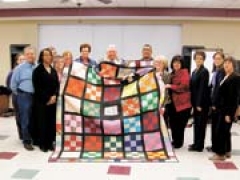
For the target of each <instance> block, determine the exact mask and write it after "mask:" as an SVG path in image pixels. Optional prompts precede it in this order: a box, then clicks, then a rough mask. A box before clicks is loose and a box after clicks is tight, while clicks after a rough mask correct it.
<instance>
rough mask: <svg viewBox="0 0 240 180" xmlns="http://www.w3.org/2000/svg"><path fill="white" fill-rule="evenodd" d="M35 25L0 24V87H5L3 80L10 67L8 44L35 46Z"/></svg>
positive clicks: (36, 31)
mask: <svg viewBox="0 0 240 180" xmlns="http://www.w3.org/2000/svg"><path fill="white" fill-rule="evenodd" d="M37 29H38V28H37V24H36V23H29V22H21V23H19V22H10V23H7V22H0V62H1V65H0V85H3V84H4V85H5V78H6V75H7V73H8V72H9V70H10V67H11V60H10V44H32V45H33V46H36V45H37V37H38V30H37Z"/></svg>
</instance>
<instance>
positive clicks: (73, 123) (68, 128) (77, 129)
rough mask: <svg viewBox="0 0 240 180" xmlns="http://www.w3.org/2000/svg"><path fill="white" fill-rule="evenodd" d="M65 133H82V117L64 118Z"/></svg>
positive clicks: (68, 116)
mask: <svg viewBox="0 0 240 180" xmlns="http://www.w3.org/2000/svg"><path fill="white" fill-rule="evenodd" d="M64 128H65V132H69V133H72V132H73V133H82V116H75V115H70V114H66V115H65V117H64Z"/></svg>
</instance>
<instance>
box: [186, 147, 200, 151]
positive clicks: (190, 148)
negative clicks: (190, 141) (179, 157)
mask: <svg viewBox="0 0 240 180" xmlns="http://www.w3.org/2000/svg"><path fill="white" fill-rule="evenodd" d="M188 151H191V152H202V151H203V149H202V148H196V147H189V148H188Z"/></svg>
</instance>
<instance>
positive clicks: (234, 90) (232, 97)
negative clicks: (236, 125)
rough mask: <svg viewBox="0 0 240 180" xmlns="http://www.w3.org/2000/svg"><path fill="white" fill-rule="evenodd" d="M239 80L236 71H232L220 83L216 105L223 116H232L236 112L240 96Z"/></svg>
mask: <svg viewBox="0 0 240 180" xmlns="http://www.w3.org/2000/svg"><path fill="white" fill-rule="evenodd" d="M239 81H240V78H239V76H237V74H236V73H232V74H231V75H230V76H229V77H227V78H226V79H225V80H223V81H222V83H221V84H220V87H219V92H218V96H217V98H218V101H217V107H218V108H219V110H220V112H221V113H223V115H224V116H230V117H234V115H235V113H236V110H237V108H238V105H239V98H240V95H239V94H240V93H239V88H240V85H239Z"/></svg>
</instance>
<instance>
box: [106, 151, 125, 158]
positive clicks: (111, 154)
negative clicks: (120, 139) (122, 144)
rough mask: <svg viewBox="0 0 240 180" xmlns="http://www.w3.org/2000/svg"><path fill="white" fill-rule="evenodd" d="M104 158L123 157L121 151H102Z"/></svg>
mask: <svg viewBox="0 0 240 180" xmlns="http://www.w3.org/2000/svg"><path fill="white" fill-rule="evenodd" d="M104 158H106V159H123V153H122V152H104Z"/></svg>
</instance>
